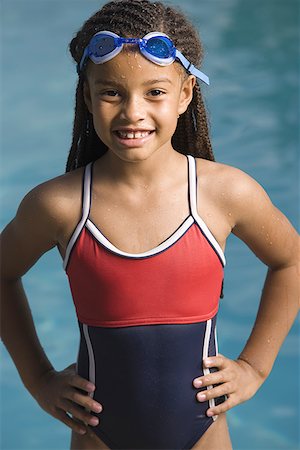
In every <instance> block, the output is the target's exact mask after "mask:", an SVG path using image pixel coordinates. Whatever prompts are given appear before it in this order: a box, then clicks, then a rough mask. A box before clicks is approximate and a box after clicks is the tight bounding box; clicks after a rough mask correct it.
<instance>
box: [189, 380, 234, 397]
mask: <svg viewBox="0 0 300 450" xmlns="http://www.w3.org/2000/svg"><path fill="white" fill-rule="evenodd" d="M229 394H232V388H231V385H230V383H224V384H221V385H219V386H216V387H214V388H212V389H207V390H205V391H201V392H198V394H197V395H196V397H197V400H198V401H199V402H206V401H208V400H211V399H213V398H217V397H222V396H224V395H229Z"/></svg>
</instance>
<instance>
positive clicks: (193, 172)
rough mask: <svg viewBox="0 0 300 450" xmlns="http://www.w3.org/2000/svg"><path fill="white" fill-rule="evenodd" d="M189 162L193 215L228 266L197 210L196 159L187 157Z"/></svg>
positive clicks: (224, 263)
mask: <svg viewBox="0 0 300 450" xmlns="http://www.w3.org/2000/svg"><path fill="white" fill-rule="evenodd" d="M187 157H188V160H189V173H190V174H191V177H190V181H189V182H190V200H191V210H192V215H193V216H194V219H195V221H196V222H197V223H198V225H199V227H200V228H201V230H202V231H203V233H204V234H205V236H206V238H207V239H208V241H209V242H210V243H211V244H212V246H213V247H214V248H215V250H216V252H217V253H218V255H219V256H220V258H221V260H222V262H223V265H224V266H225V265H226V258H225V255H224V252H223V250H222V249H221V247H220V245H219V243H218V241H217V240H216V239H215V237H214V236H213V234H212V232H211V231H210V230H209V228H208V226H207V225H206V223H205V222H204V221H203V219H202V218H201V217H200V216H199V214H198V210H197V177H196V159H195V158H194V157H193V156H191V155H187Z"/></svg>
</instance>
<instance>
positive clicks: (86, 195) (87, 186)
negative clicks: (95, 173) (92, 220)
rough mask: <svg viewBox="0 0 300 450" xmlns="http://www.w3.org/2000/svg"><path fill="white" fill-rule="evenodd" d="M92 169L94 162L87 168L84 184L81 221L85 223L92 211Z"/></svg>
mask: <svg viewBox="0 0 300 450" xmlns="http://www.w3.org/2000/svg"><path fill="white" fill-rule="evenodd" d="M92 167H93V162H90V163H89V164H87V165H86V166H85V169H84V176H83V184H82V216H81V221H80V222H83V223H85V222H86V220H87V219H88V217H89V215H90V210H91V203H92V202H91V197H92V196H91V193H92Z"/></svg>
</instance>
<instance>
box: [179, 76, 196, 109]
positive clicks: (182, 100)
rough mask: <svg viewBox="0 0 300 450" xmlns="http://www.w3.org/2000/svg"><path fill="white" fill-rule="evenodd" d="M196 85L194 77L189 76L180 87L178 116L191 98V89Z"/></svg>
mask: <svg viewBox="0 0 300 450" xmlns="http://www.w3.org/2000/svg"><path fill="white" fill-rule="evenodd" d="M195 84H196V77H195V76H194V75H189V76H188V78H186V79H185V80H184V81H183V83H182V86H181V92H180V97H179V103H178V114H183V113H184V112H185V111H186V110H187V108H188V106H189V104H190V103H191V101H192V98H193V89H194V86H195Z"/></svg>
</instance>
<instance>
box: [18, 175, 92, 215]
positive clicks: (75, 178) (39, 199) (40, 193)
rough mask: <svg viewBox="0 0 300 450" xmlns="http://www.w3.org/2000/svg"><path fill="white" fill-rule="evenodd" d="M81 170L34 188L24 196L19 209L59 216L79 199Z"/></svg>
mask: <svg viewBox="0 0 300 450" xmlns="http://www.w3.org/2000/svg"><path fill="white" fill-rule="evenodd" d="M82 176H83V168H80V169H77V170H74V171H72V172H69V173H66V174H63V175H60V176H57V177H55V178H52V179H50V180H47V181H45V182H43V183H41V184H39V185H38V186H36V187H34V188H33V189H32V190H31V191H29V192H28V194H26V196H25V197H24V199H23V200H22V202H21V204H20V207H21V208H25V209H32V210H36V211H41V210H43V211H44V212H47V211H48V212H49V213H50V212H52V213H53V214H54V215H55V214H59V213H60V212H62V211H63V210H65V209H66V208H67V209H69V206H70V207H71V206H72V202H73V201H74V200H76V199H78V196H79V200H80V197H81V190H82Z"/></svg>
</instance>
